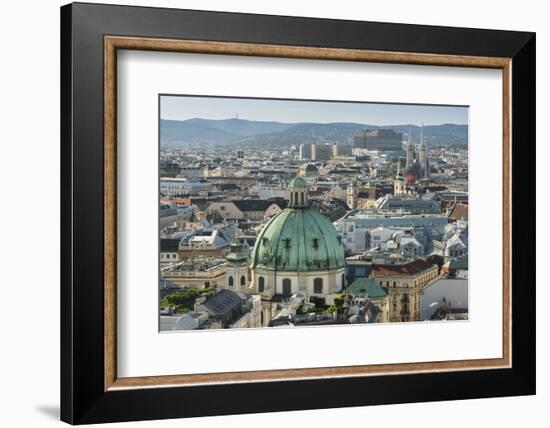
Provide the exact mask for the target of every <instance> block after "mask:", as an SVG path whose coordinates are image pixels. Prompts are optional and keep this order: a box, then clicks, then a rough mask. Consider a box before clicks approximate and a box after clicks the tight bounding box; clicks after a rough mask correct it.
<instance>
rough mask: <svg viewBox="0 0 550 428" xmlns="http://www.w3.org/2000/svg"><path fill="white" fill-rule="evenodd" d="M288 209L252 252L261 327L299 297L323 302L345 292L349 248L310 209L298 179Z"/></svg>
mask: <svg viewBox="0 0 550 428" xmlns="http://www.w3.org/2000/svg"><path fill="white" fill-rule="evenodd" d="M288 190H289V204H288V207H287V208H285V209H284V210H283V211H282V212H280V213H279V214H277V215H276V216H275V217H273V218H272V219H271V220H269V222H268V223H267V224H266V225H265V226H264V227H263V228H262V230H261V231H260V232H259V234H258V237H257V239H256V243H255V245H254V250H253V251H252V256H251V264H250V269H251V272H252V288H253V289H254V292H255V293H257V294H259V295H260V296H261V298H262V320H263V322H262V325H267V324H268V323H269V320H271V318H272V317H273V316H274V312H275V307H276V306H277V304H278V303H279V302H281V301H282V300H285V299H288V298H290V296H292V295H294V294H300V295H302V296H304V297H305V298H306V299H309V298H310V297H311V296H316V297H324V296H326V295H329V294H334V293H337V292H339V291H341V290H342V289H343V288H345V286H346V284H345V258H344V247H343V245H342V242H341V239H340V238H339V236H338V235H337V233H336V229H335V228H334V226H333V225H332V223H331V222H330V220H328V219H327V218H326V217H325V216H323V215H322V214H320V213H319V212H317V211H315V210H313V209H311V208H310V207H309V201H308V186H307V182H306V181H305V180H304V179H303V178H301V177H295V178H294V179H293V180H292V181H291V182H290V184H289V186H288Z"/></svg>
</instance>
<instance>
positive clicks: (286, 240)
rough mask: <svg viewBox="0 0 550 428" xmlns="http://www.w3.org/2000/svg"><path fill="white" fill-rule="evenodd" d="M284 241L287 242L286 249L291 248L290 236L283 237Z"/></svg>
mask: <svg viewBox="0 0 550 428" xmlns="http://www.w3.org/2000/svg"><path fill="white" fill-rule="evenodd" d="M283 242H284V243H285V249H287V250H288V249H289V248H290V239H289V238H286V239H283Z"/></svg>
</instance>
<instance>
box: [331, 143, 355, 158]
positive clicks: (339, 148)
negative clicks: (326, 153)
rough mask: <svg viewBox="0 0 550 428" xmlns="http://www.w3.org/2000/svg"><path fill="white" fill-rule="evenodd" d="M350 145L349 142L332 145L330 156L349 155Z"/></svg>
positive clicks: (350, 151) (350, 152)
mask: <svg viewBox="0 0 550 428" xmlns="http://www.w3.org/2000/svg"><path fill="white" fill-rule="evenodd" d="M352 149H353V148H352V146H351V145H350V144H336V143H334V144H333V145H332V157H333V158H335V157H338V156H351V154H352Z"/></svg>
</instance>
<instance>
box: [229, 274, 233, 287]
mask: <svg viewBox="0 0 550 428" xmlns="http://www.w3.org/2000/svg"><path fill="white" fill-rule="evenodd" d="M229 286H230V287H233V277H232V276H230V277H229Z"/></svg>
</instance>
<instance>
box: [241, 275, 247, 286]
mask: <svg viewBox="0 0 550 428" xmlns="http://www.w3.org/2000/svg"><path fill="white" fill-rule="evenodd" d="M241 285H246V278H245V277H244V275H243V276H241Z"/></svg>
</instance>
